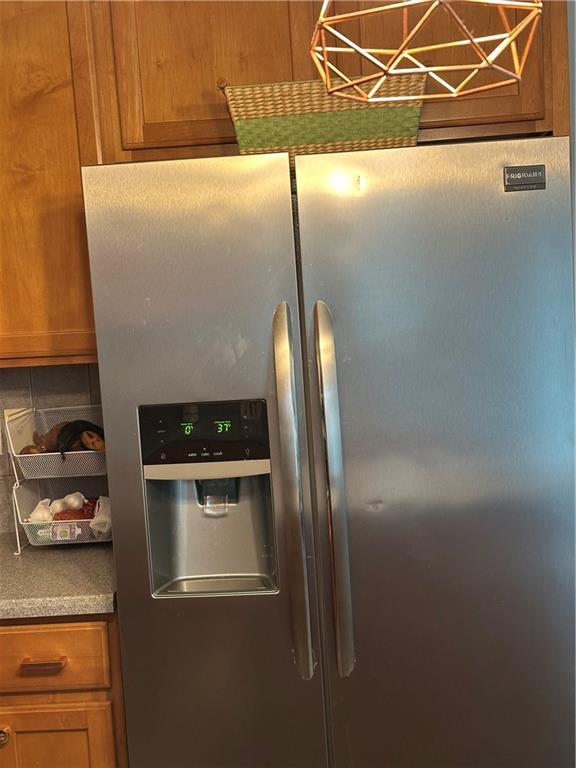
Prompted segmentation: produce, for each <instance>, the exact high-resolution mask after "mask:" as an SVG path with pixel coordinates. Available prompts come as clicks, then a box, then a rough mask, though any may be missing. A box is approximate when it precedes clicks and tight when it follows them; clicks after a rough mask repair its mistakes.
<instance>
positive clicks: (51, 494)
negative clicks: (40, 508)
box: [12, 477, 112, 547]
mask: <svg viewBox="0 0 576 768" xmlns="http://www.w3.org/2000/svg"><path fill="white" fill-rule="evenodd" d="M76 491H80V492H81V493H83V494H84V496H85V497H86V498H91V497H99V496H106V495H108V484H107V481H106V478H105V477H98V478H96V477H89V478H86V479H83V480H70V479H66V478H58V479H54V480H35V481H32V482H27V483H24V484H23V485H19V484H18V483H16V484H15V485H14V489H13V491H12V500H13V504H14V511H15V514H16V516H17V518H18V521H19V523H20V525H21V526H22V528H23V530H24V532H25V534H26V537H27V539H28V541H29V542H30V544H32V546H34V547H43V546H47V545H51V544H96V543H98V542H102V541H110V540H111V539H112V532H111V531H110V532H109V533H107V534H101V533H98V532H97V531H94V530H93V529H92V527H91V525H90V523H91V522H92V521H91V520H54V521H48V522H44V523H28V522H26V521H27V519H28V518H29V517H30V515H31V514H32V511H33V509H34V507H35V506H36V505H37V504H38V502H39V501H41V500H42V499H50V500H51V501H53V500H54V499H61V498H63V497H64V496H66V495H67V494H69V493H75V492H76ZM97 513H98V506H97V507H96V510H95V515H96V514H97Z"/></svg>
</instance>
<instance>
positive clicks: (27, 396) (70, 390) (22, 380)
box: [0, 365, 100, 534]
mask: <svg viewBox="0 0 576 768" xmlns="http://www.w3.org/2000/svg"><path fill="white" fill-rule="evenodd" d="M89 403H100V384H99V379H98V366H96V365H61V366H60V365H55V366H50V367H42V368H0V421H3V414H4V409H5V408H29V407H34V408H57V407H59V406H66V405H68V406H69V405H87V404H89ZM2 430H4V425H3V423H2ZM2 449H3V451H4V453H3V454H2V455H0V534H1V533H8V532H10V531H13V530H14V523H13V519H12V501H11V496H12V486H13V484H14V475H13V473H12V466H11V463H10V460H9V457H8V455H7V451H8V444H7V440H6V435H5V433H4V431H3V434H2Z"/></svg>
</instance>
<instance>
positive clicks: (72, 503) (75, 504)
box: [64, 491, 86, 509]
mask: <svg viewBox="0 0 576 768" xmlns="http://www.w3.org/2000/svg"><path fill="white" fill-rule="evenodd" d="M64 501H65V502H66V507H65V509H81V508H82V506H83V505H84V504H85V503H86V499H85V498H84V496H83V495H82V494H81V493H80V492H79V491H78V492H76V493H69V494H68V496H64Z"/></svg>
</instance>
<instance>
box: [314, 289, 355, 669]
mask: <svg viewBox="0 0 576 768" xmlns="http://www.w3.org/2000/svg"><path fill="white" fill-rule="evenodd" d="M314 327H315V336H316V362H317V364H318V386H319V390H320V405H321V410H322V420H323V429H324V442H325V450H326V466H327V475H328V489H327V490H328V493H327V497H328V515H329V529H330V530H329V533H330V544H331V556H332V579H333V600H334V617H335V624H336V628H335V629H336V661H337V666H338V674H339V675H340V677H348V675H350V673H351V672H352V671H353V669H354V666H355V664H356V657H355V651H354V624H353V616H352V590H351V581H350V552H349V545H348V520H347V516H348V515H347V509H346V491H345V487H344V466H343V459H342V436H341V431H340V405H339V399H338V379H337V376H336V348H335V344H334V329H333V325H332V314H331V313H330V309H329V308H328V305H327V304H325V303H324V302H323V301H317V302H316V304H315V306H314Z"/></svg>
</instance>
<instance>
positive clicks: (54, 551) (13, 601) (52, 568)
mask: <svg viewBox="0 0 576 768" xmlns="http://www.w3.org/2000/svg"><path fill="white" fill-rule="evenodd" d="M15 549H16V537H15V535H14V534H1V535H0V619H24V618H42V617H44V616H78V615H81V614H91V613H112V612H113V611H114V591H115V588H116V587H115V581H114V563H113V558H112V545H111V544H66V545H64V544H62V545H59V546H52V547H32V546H27V547H25V548H24V549H23V550H22V554H20V555H17V556H15V555H14V554H13V553H14V551H15Z"/></svg>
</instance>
